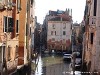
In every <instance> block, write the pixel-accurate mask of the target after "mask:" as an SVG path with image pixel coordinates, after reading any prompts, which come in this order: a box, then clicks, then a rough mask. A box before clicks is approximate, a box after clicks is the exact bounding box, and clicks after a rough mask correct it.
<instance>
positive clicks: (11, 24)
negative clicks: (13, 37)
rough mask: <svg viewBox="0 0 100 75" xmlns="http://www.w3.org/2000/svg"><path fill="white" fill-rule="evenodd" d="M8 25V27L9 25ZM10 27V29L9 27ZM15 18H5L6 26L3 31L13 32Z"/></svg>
mask: <svg viewBox="0 0 100 75" xmlns="http://www.w3.org/2000/svg"><path fill="white" fill-rule="evenodd" d="M7 19H8V22H7ZM7 24H8V25H7ZM7 26H8V27H7ZM13 26H14V25H13V18H10V17H8V18H7V17H6V16H4V26H3V31H4V32H7V31H8V32H13Z"/></svg>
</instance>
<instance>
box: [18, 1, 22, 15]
mask: <svg viewBox="0 0 100 75" xmlns="http://www.w3.org/2000/svg"><path fill="white" fill-rule="evenodd" d="M20 11H21V0H17V12H18V13H19V12H20Z"/></svg>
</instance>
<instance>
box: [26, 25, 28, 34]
mask: <svg viewBox="0 0 100 75" xmlns="http://www.w3.org/2000/svg"><path fill="white" fill-rule="evenodd" d="M26 36H28V25H27V24H26Z"/></svg>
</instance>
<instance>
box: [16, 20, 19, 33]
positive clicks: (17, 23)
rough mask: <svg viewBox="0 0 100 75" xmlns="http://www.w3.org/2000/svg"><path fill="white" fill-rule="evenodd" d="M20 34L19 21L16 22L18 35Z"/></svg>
mask: <svg viewBox="0 0 100 75" xmlns="http://www.w3.org/2000/svg"><path fill="white" fill-rule="evenodd" d="M18 32H19V20H17V21H16V33H18Z"/></svg>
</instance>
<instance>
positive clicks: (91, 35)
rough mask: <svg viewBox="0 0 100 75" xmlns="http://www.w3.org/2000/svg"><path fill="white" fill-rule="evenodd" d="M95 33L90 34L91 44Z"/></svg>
mask: <svg viewBox="0 0 100 75" xmlns="http://www.w3.org/2000/svg"><path fill="white" fill-rule="evenodd" d="M93 35H94V34H93V33H91V34H90V41H91V44H93Z"/></svg>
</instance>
